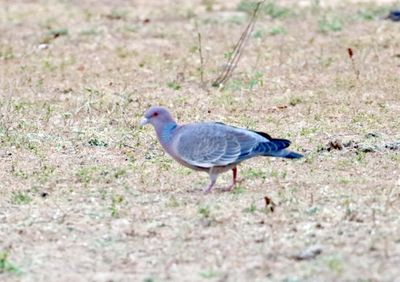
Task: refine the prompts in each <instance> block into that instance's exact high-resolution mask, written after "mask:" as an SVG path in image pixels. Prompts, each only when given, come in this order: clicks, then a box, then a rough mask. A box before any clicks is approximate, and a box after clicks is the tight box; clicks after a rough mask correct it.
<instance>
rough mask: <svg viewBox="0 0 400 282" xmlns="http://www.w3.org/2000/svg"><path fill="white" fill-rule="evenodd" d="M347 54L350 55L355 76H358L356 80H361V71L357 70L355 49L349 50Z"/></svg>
mask: <svg viewBox="0 0 400 282" xmlns="http://www.w3.org/2000/svg"><path fill="white" fill-rule="evenodd" d="M347 53H348V54H349V58H350V61H351V67H352V68H353V71H354V74H355V75H356V79H357V80H360V70H359V69H357V68H356V63H355V62H354V58H353V49H351V48H347Z"/></svg>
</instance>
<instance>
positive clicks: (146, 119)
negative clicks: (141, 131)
mask: <svg viewBox="0 0 400 282" xmlns="http://www.w3.org/2000/svg"><path fill="white" fill-rule="evenodd" d="M148 123H149V119H148V118H145V117H144V118H142V119H141V121H140V125H141V126H143V125H146V124H148Z"/></svg>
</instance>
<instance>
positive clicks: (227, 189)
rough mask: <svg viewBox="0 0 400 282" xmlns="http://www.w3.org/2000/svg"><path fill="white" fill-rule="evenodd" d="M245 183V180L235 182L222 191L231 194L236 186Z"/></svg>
mask: <svg viewBox="0 0 400 282" xmlns="http://www.w3.org/2000/svg"><path fill="white" fill-rule="evenodd" d="M243 181H244V179H240V180H236V181H235V182H233V183H232V184H231V185H229V186H228V187H225V188H222V189H221V190H222V191H223V192H230V191H232V190H233V189H234V188H235V186H236V184H240V183H242V182H243Z"/></svg>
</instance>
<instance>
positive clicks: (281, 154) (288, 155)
mask: <svg viewBox="0 0 400 282" xmlns="http://www.w3.org/2000/svg"><path fill="white" fill-rule="evenodd" d="M264 156H269V157H278V158H285V159H300V158H302V157H303V155H302V154H299V153H296V152H292V151H289V150H279V151H275V152H268V153H266V154H264Z"/></svg>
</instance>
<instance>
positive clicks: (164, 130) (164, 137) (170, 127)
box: [156, 121, 178, 144]
mask: <svg viewBox="0 0 400 282" xmlns="http://www.w3.org/2000/svg"><path fill="white" fill-rule="evenodd" d="M177 127H178V125H177V124H176V122H174V121H170V122H167V123H165V124H164V125H163V126H160V127H158V128H157V129H156V131H157V136H158V139H159V140H160V142H161V143H163V144H167V143H169V141H171V139H172V135H173V133H174V131H175V129H176V128H177Z"/></svg>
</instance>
